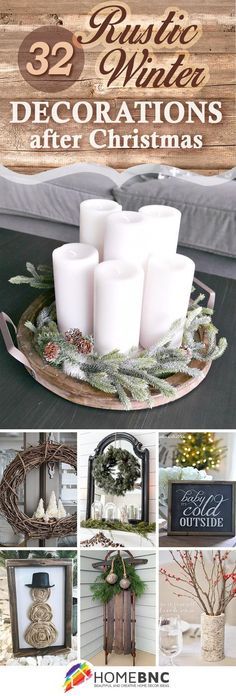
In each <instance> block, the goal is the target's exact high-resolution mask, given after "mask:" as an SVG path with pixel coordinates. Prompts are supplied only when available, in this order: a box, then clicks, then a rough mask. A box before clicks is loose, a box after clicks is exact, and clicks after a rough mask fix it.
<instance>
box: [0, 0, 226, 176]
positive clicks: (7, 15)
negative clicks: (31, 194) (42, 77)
mask: <svg viewBox="0 0 236 696" xmlns="http://www.w3.org/2000/svg"><path fill="white" fill-rule="evenodd" d="M95 4H96V2H95V0H94V1H92V0H91V2H88V0H81V2H80V3H79V6H78V2H77V0H58V1H57V2H55V0H39V2H38V3H33V2H29V1H28V0H12V1H11V3H9V1H8V0H1V13H0V35H1V42H0V79H1V97H0V104H1V129H0V153H1V163H2V164H4V165H5V166H6V167H9V168H10V169H12V170H16V171H18V172H23V173H27V174H29V173H34V174H35V173H37V172H39V171H42V170H45V169H48V168H54V167H57V166H63V165H64V164H65V151H64V150H63V149H62V143H61V137H63V136H64V134H65V133H66V134H67V137H68V134H69V137H71V139H72V140H71V146H70V147H69V149H67V150H66V163H67V165H69V164H74V163H75V162H78V161H79V162H86V163H91V162H98V163H101V161H102V163H103V164H106V165H109V166H111V167H113V168H115V169H123V168H124V161H125V166H126V168H128V167H130V166H134V165H137V164H146V162H147V161H148V162H149V163H150V164H156V163H160V164H168V165H171V166H176V167H181V168H184V169H189V170H194V171H198V172H200V173H204V174H217V173H218V172H219V171H221V170H224V169H226V170H227V169H230V168H231V167H233V166H235V146H234V143H235V139H234V132H235V118H236V117H235V107H234V82H235V80H234V77H235V66H234V54H235V26H234V14H235V12H234V10H235V7H234V2H233V0H224V2H222V0H208V2H207V3H206V2H205V0H196V1H195V2H194V3H193V2H190V0H181V2H180V3H178V6H179V11H177V8H174V9H173V8H172V9H171V6H172V4H173V3H171V2H170V3H167V1H166V0H159V2H158V3H156V0H148V1H147V2H146V3H145V5H144V4H143V2H141V1H140V0H128V2H126V3H123V2H122V1H121V2H118V3H115V5H117V4H118V5H120V10H119V9H117V13H120V16H118V14H117V15H116V17H113V16H112V8H111V5H112V3H110V2H104V6H106V5H107V6H108V8H109V9H108V10H107V12H109V13H110V14H111V17H110V20H109V21H110V26H108V27H107V29H106V31H105V28H104V27H105V26H106V23H107V22H108V19H107V17H105V15H104V18H103V23H102V20H99V16H98V17H97V18H96V19H95V20H94V21H95V22H96V26H98V25H99V21H100V25H101V26H100V28H99V30H97V32H95V31H94V30H93V29H92V28H91V25H90V23H91V16H92V11H93V10H94V6H95ZM123 5H125V6H126V5H127V8H126V9H124V7H123ZM168 5H169V8H168ZM9 6H10V9H9ZM104 12H105V11H104ZM113 12H114V11H113ZM172 14H173V17H172ZM170 15H171V16H170ZM168 16H169V20H168ZM105 20H106V21H105ZM114 22H117V24H114ZM163 22H165V24H163ZM129 25H130V28H129V31H128V30H127V27H128V26H129ZM42 27H43V28H44V27H49V28H52V29H53V28H58V30H59V29H63V30H64V31H66V30H69V31H70V32H72V34H73V36H74V38H76V36H78V35H80V36H81V37H82V41H83V44H82V46H83V51H84V69H83V71H82V73H81V74H79V73H78V74H77V73H76V79H74V77H73V75H69V77H67V83H65V81H64V83H63V86H64V89H63V91H60V88H59V87H58V92H57V96H56V97H55V94H54V92H53V91H51V92H50V90H48V93H45V91H43V90H42V84H41V81H38V82H37V79H38V78H37V77H36V78H35V85H36V86H35V87H32V86H31V84H30V83H29V80H28V81H27V80H25V79H24V77H23V76H22V73H21V72H20V69H19V65H18V54H19V49H20V46H21V45H22V42H23V41H24V40H25V41H28V38H27V37H28V36H29V34H30V32H32V31H33V30H37V29H39V30H40V28H42ZM102 27H103V29H102ZM139 27H140V28H139ZM177 27H178V28H177ZM190 27H191V29H190ZM44 31H45V35H44V36H45V37H47V32H46V30H44ZM99 31H100V36H99V38H97V36H98V33H99ZM124 32H126V35H125V34H124ZM127 32H128V34H127ZM163 32H164V37H163ZM139 34H141V37H140V39H138V38H137V37H138V36H139ZM113 35H114V36H113ZM119 35H121V38H120V42H119V40H118V39H116V37H117V36H119ZM132 37H133V38H132ZM163 38H164V39H165V41H164V43H163ZM115 39H116V40H115ZM110 41H112V43H111V44H110V43H109V42H110ZM114 41H115V43H114ZM23 48H24V45H23ZM23 48H22V52H23V54H24V51H23ZM111 49H114V50H115V51H116V53H115V54H112V56H111V59H112V60H113V55H114V58H117V60H118V58H119V61H120V62H119V65H118V66H116V80H113V82H112V84H111V85H110V86H109V84H108V82H109V80H110V79H111V77H112V79H113V75H114V66H113V70H112V66H110V65H109V64H108V59H109V55H110V51H111ZM107 54H108V58H107V57H106V56H107ZM25 56H26V54H25ZM23 57H24V55H23ZM59 59H61V62H63V56H61V55H60V56H58V55H56V57H55V60H56V61H57V62H58V60H59ZM25 60H26V62H27V61H29V60H30V62H32V54H30V59H28V56H27V59H26V58H25ZM68 60H69V56H67V62H66V56H64V64H65V63H66V64H65V67H64V70H66V71H67V70H68V65H69V64H68ZM149 60H150V61H151V62H148V61H149ZM122 61H124V63H125V64H126V63H128V65H129V66H130V68H129V70H130V72H132V65H133V63H132V61H134V65H133V72H134V78H133V79H130V78H129V74H128V69H127V70H126V71H125V72H124V70H123V68H122ZM172 63H174V64H175V65H176V68H175V75H174V77H176V79H177V82H176V79H174V77H173V75H172V72H173V66H172ZM139 66H140V67H139ZM34 67H35V69H36V70H37V68H38V67H39V64H36V66H34ZM98 67H99V70H98ZM50 69H51V66H50ZM59 69H62V70H63V65H62V68H59ZM111 70H112V75H111V73H110V71H111ZM136 71H138V72H136ZM200 71H201V72H200ZM126 73H127V74H126ZM53 74H55V69H54V70H53ZM67 74H68V72H66V75H67ZM36 75H37V73H36ZM127 75H128V77H127ZM152 75H154V79H153V78H152ZM171 75H172V77H171ZM49 77H50V76H49ZM49 77H47V79H49ZM128 78H129V79H128ZM180 78H181V85H183V82H185V86H178V81H179V80H180ZM203 78H204V79H203ZM186 80H187V84H186ZM198 80H199V84H197V86H196V82H198ZM200 80H201V82H200ZM145 85H146V86H145ZM65 87H66V88H65ZM9 95H10V96H9ZM61 98H62V99H63V100H67V101H69V107H71V109H73V106H74V105H75V108H76V110H77V108H78V106H77V105H76V104H77V102H78V100H82V105H83V106H82V108H83V109H85V102H86V104H87V107H86V108H87V109H88V110H90V111H92V115H91V121H90V122H87V120H86V119H85V122H84V123H76V121H75V120H74V119H73V118H71V114H70V111H71V109H70V108H69V110H68V107H65V106H64V107H63V109H64V110H63V113H62V111H61V109H62V107H61V106H60V114H59V116H60V118H64V117H66V118H67V117H68V113H69V124H68V123H62V122H61V121H60V120H59V123H57V124H56V128H54V130H55V131H56V134H55V136H53V137H55V138H57V142H56V149H53V147H52V142H51V141H50V143H49V147H48V146H47V145H46V146H45V148H43V147H42V142H41V141H40V144H38V145H37V144H36V146H35V149H32V148H31V145H30V137H31V135H33V136H34V135H35V134H37V135H38V136H39V137H40V138H41V140H42V138H43V137H44V136H43V134H44V130H45V128H47V127H48V123H46V125H45V123H39V124H37V126H36V127H35V125H34V113H33V108H32V112H31V115H30V116H29V120H27V121H26V122H25V123H23V125H22V124H21V123H14V124H13V123H11V118H12V107H11V104H10V100H11V101H12V100H13V101H17V100H20V101H22V100H23V101H26V102H29V106H28V107H26V108H27V109H28V110H29V109H30V108H31V107H32V101H37V102H38V101H39V102H40V101H41V100H45V99H46V101H47V102H48V106H47V107H46V106H45V105H44V106H42V109H43V108H44V109H45V108H46V109H48V112H49V114H50V113H51V108H52V106H53V104H54V102H55V101H56V100H57V101H58V100H61ZM124 100H126V102H127V107H126V109H128V110H129V112H130V114H131V115H130V117H129V122H127V121H126V120H125V119H124V117H122V118H121V120H119V119H118V121H117V120H116V119H117V110H118V111H119V109H120V107H122V104H123V101H124ZM145 101H146V102H147V103H148V106H147V110H148V115H147V117H146V119H145V123H143V124H142V125H140V123H141V121H140V119H139V113H138V112H137V108H136V107H135V104H136V102H138V103H139V102H145ZM194 101H195V102H196V108H197V109H198V111H199V113H200V117H198V116H197V115H196V114H193V116H190V117H189V115H188V108H189V102H190V103H192V102H194ZM98 102H107V104H105V108H106V109H108V110H109V113H108V116H107V122H106V120H105V122H102V123H101V125H99V124H98V129H99V133H97V134H96V140H97V143H96V149H94V147H93V146H92V144H91V141H90V139H89V131H90V130H91V122H92V121H94V120H95V118H96V115H95V109H96V108H97V103H98ZM170 103H171V104H172V105H171V114H170V116H171V119H172V123H168V122H167V117H168V114H166V109H167V110H169V108H170ZM219 103H220V106H219ZM159 107H160V110H161V112H160V114H157V109H159ZM212 109H213V111H216V110H218V111H219V113H221V114H222V119H221V120H220V121H218V122H217V123H215V119H216V114H214V113H213V114H212V113H211V111H212ZM202 110H205V114H203V115H202V114H201V111H202ZM181 111H183V112H184V116H183V118H181V113H180V112H181ZM44 118H45V119H46V115H45V117H44ZM81 118H82V117H81ZM52 124H53V122H52V119H51V120H50V124H49V126H51V125H52ZM54 125H55V124H53V126H54ZM104 129H105V133H103V132H102V131H103V130H104ZM108 131H109V133H108ZM153 133H154V135H153ZM196 133H197V134H198V135H199V136H200V137H202V138H203V146H202V147H198V142H195V143H194V149H191V148H189V144H188V139H191V140H192V141H194V137H196V135H195V134H196ZM143 134H145V138H146V140H147V139H148V138H153V137H154V139H155V138H157V147H156V145H155V143H154V144H153V145H151V146H150V147H149V149H146V147H145V146H143V145H142V143H141V139H140V137H141V135H143ZM166 134H169V137H172V136H173V135H174V137H175V139H176V140H178V141H179V142H178V146H177V147H174V148H173V147H172V148H170V147H162V143H161V140H160V139H161V138H162V137H164V139H165V138H166ZM48 135H50V136H52V133H50V134H48ZM81 136H82V137H81ZM113 136H114V137H115V138H119V137H120V138H121V143H122V142H123V138H124V136H128V137H129V140H130V142H128V143H127V145H126V146H125V145H123V147H122V144H121V146H120V147H119V148H114V143H113ZM73 139H75V142H74V140H73ZM183 140H184V142H182V141H183ZM77 141H78V144H77V145H76V142H77ZM151 142H152V141H151ZM160 143H161V146H160ZM182 146H183V147H182ZM66 147H67V145H66ZM124 147H125V150H124ZM97 148H98V149H97ZM100 148H102V149H100ZM124 154H125V156H124Z"/></svg>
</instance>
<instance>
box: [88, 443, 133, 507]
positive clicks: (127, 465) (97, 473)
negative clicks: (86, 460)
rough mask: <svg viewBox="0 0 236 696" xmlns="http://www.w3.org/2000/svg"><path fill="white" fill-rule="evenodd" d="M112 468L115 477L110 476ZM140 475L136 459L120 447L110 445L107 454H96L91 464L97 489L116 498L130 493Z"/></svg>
mask: <svg viewBox="0 0 236 696" xmlns="http://www.w3.org/2000/svg"><path fill="white" fill-rule="evenodd" d="M114 468H116V469H117V475H116V477H114V476H113V475H112V470H113V469H114ZM140 473H141V471H140V463H139V461H138V459H137V457H135V456H134V455H133V454H131V452H128V450H125V449H121V447H113V446H112V445H111V446H110V447H109V449H108V450H107V452H105V453H103V454H98V455H97V457H95V459H94V462H93V478H94V479H95V481H96V483H97V485H98V486H99V488H102V489H103V491H104V492H105V493H111V494H113V495H116V496H122V495H125V493H126V491H132V490H133V488H134V484H135V481H137V479H138V478H139V477H140Z"/></svg>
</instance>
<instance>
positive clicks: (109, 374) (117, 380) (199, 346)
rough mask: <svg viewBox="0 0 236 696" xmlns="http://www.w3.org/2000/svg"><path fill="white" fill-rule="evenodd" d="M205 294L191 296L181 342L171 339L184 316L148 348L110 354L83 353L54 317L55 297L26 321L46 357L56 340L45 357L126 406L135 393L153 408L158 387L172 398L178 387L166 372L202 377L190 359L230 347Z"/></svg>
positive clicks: (213, 357) (200, 358)
mask: <svg viewBox="0 0 236 696" xmlns="http://www.w3.org/2000/svg"><path fill="white" fill-rule="evenodd" d="M33 280H35V278H33ZM202 299H203V296H202V295H199V296H198V298H196V300H194V303H192V302H191V304H190V307H189V310H188V313H187V317H186V322H185V326H184V333H183V343H182V347H181V348H176V349H174V348H172V347H171V346H170V342H171V339H172V338H173V336H174V334H175V332H176V329H178V327H179V325H180V322H175V323H174V325H173V326H172V327H171V329H170V331H169V332H168V334H167V335H166V336H165V337H163V338H162V339H161V340H160V341H159V342H158V343H157V344H156V345H155V346H152V347H151V348H150V349H148V350H141V351H139V350H137V349H135V350H132V351H130V353H128V354H127V355H123V354H122V353H120V352H119V351H118V350H113V351H111V352H110V353H108V354H106V355H97V354H96V353H91V354H89V355H83V354H81V353H79V352H78V347H77V346H76V345H73V344H71V343H69V342H68V341H67V340H66V338H65V336H63V335H62V334H60V333H59V331H58V328H57V324H56V321H55V318H56V311H55V303H52V304H51V305H50V307H44V308H43V309H42V310H41V312H40V313H39V315H38V317H37V321H36V326H33V325H32V324H31V323H30V324H29V322H27V327H28V328H29V329H30V330H31V331H33V332H34V343H35V347H36V350H37V351H38V352H39V354H40V355H41V356H42V357H43V358H45V353H44V351H45V349H47V347H48V345H49V346H50V347H51V346H53V352H52V357H49V358H48V357H47V358H46V359H47V361H48V362H50V364H52V365H54V366H55V367H58V368H59V369H61V370H62V371H63V372H64V373H65V374H67V375H69V376H71V377H72V378H73V379H77V380H80V381H85V382H87V383H88V384H90V385H91V386H92V387H93V388H95V389H98V390H99V391H102V392H104V393H106V394H116V395H117V396H118V398H119V399H120V401H121V403H122V404H123V406H124V408H125V409H127V410H128V409H130V408H131V407H132V403H131V399H134V400H135V401H139V402H141V403H143V405H144V407H145V406H148V407H149V408H150V407H151V406H152V393H153V390H155V392H159V393H160V394H163V395H164V396H165V397H166V398H167V399H173V398H174V396H175V393H176V390H175V388H174V387H173V385H171V384H170V383H169V382H168V381H167V377H169V376H171V375H174V374H179V373H181V374H185V375H189V376H191V377H198V376H199V375H200V370H199V369H198V368H196V367H192V366H191V364H190V363H191V361H192V360H193V359H195V360H198V361H200V362H207V361H209V360H216V359H217V358H219V357H221V355H223V353H224V351H225V349H226V347H227V341H226V339H225V338H220V340H219V342H218V343H217V334H218V330H217V328H216V327H215V326H214V325H213V324H212V313H213V312H212V310H209V309H207V308H206V307H203V306H202V305H200V304H199V302H201V301H202ZM199 332H200V340H199ZM203 334H204V340H203ZM201 336H202V340H201Z"/></svg>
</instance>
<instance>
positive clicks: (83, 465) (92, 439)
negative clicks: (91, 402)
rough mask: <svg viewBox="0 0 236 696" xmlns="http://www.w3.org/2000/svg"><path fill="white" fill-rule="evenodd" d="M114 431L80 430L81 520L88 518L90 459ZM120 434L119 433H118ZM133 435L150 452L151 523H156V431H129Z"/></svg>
mask: <svg viewBox="0 0 236 696" xmlns="http://www.w3.org/2000/svg"><path fill="white" fill-rule="evenodd" d="M111 432H113V431H112V430H80V431H79V434H78V462H79V467H78V470H79V496H80V519H81V520H84V519H85V516H86V500H87V479H88V459H89V456H90V455H91V454H94V450H95V448H96V447H97V445H98V443H99V442H100V440H102V439H103V438H104V437H106V435H108V434H109V433H111ZM117 432H119V431H117ZM126 432H129V433H132V435H134V437H136V438H137V439H138V440H139V441H140V442H142V444H143V446H144V447H147V448H148V450H149V455H150V459H149V521H150V522H155V521H156V495H155V476H156V461H157V459H156V458H157V448H156V438H157V435H156V431H155V430H127V431H126Z"/></svg>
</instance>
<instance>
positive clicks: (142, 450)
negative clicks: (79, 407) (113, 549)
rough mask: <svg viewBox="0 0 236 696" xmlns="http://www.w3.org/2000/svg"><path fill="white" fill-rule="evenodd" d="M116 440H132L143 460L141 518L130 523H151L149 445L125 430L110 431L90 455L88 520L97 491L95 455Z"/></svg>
mask: <svg viewBox="0 0 236 696" xmlns="http://www.w3.org/2000/svg"><path fill="white" fill-rule="evenodd" d="M116 440H127V442H131V444H132V446H133V452H134V454H135V455H136V457H138V459H140V460H141V478H142V487H141V519H140V520H129V524H138V522H145V523H146V524H148V523H149V450H148V449H147V447H144V446H143V445H142V443H141V442H139V440H137V438H136V437H134V435H132V434H131V433H125V432H120V431H119V432H115V433H110V435H107V436H106V437H104V438H103V440H101V441H100V442H99V443H98V445H97V447H96V449H95V450H94V454H92V455H90V457H89V462H88V483H87V507H86V520H88V519H90V518H91V507H92V504H93V502H94V492H95V485H94V478H93V475H92V471H93V462H94V459H95V457H97V456H98V455H99V454H103V452H104V450H105V448H106V447H107V446H108V445H111V444H112V443H113V442H115V441H116Z"/></svg>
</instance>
